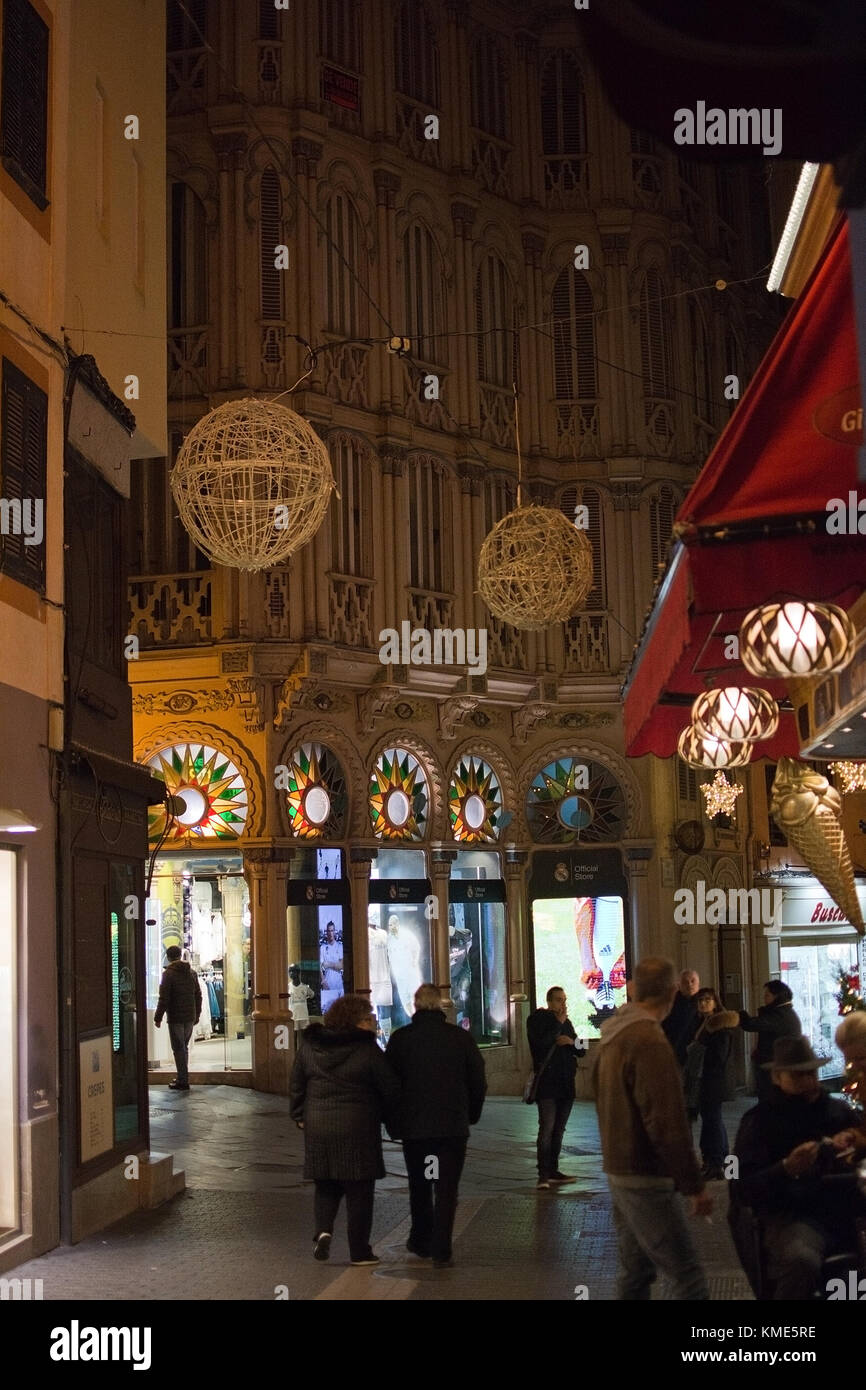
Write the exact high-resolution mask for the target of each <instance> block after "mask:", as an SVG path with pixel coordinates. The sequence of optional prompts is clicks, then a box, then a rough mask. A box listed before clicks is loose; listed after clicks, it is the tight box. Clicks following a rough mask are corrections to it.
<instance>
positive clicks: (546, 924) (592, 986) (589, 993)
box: [532, 897, 626, 1038]
mask: <svg viewBox="0 0 866 1390" xmlns="http://www.w3.org/2000/svg"><path fill="white" fill-rule="evenodd" d="M532 934H533V947H534V960H535V999H536V1003H537V1004H538V1005H539V1007H542V1008H543V1007H544V1005H545V998H546V995H547V991H548V990H549V989H551V988H552V987H553V986H554V985H559V986H561V987H562V988H563V989H564V990H565V992H566V995H567V996H568V1016H569V1018H570V1019H571V1022H572V1025H573V1027H574V1031H575V1032H576V1034H577V1036H578V1037H579V1038H597V1037H598V1036H599V1019H598V1014H599V1011H601V1010H604V1009H615V1008H618V1007H619V1006H620V1004H624V1003H625V1002H626V995H625V976H626V969H625V925H624V913H623V900H622V898H619V897H599V898H536V899H535V900H534V901H533V903H532Z"/></svg>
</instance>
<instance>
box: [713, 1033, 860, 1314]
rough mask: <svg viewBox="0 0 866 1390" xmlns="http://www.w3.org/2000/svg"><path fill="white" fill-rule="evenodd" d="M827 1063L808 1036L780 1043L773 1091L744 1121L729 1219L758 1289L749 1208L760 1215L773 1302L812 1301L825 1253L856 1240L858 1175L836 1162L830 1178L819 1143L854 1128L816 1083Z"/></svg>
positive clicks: (830, 1153) (828, 1156) (829, 1160)
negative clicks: (752, 1261)
mask: <svg viewBox="0 0 866 1390" xmlns="http://www.w3.org/2000/svg"><path fill="white" fill-rule="evenodd" d="M826 1060H827V1058H826V1057H816V1056H815V1054H814V1052H813V1051H812V1046H811V1044H810V1042H809V1040H808V1038H802V1037H801V1038H777V1039H776V1042H775V1044H774V1046H773V1060H772V1062H770V1063H765V1064H764V1065H765V1066H767V1068H768V1071H769V1074H770V1076H771V1077H772V1086H771V1090H770V1092H769V1094H768V1096H767V1098H766V1099H764V1100H761V1101H759V1103H758V1104H757V1105H756V1106H754V1107H753V1108H752V1109H751V1110H748V1111H747V1112H746V1114H745V1115H744V1116H743V1118H742V1120H741V1121H740V1128H739V1131H738V1133H737V1139H736V1143H735V1145H734V1154H735V1156H736V1158H737V1160H738V1177H737V1180H736V1181H734V1182H732V1183H731V1206H730V1212H729V1216H728V1219H729V1221H730V1224H731V1229H732V1232H733V1236H734V1243H735V1244H736V1246H737V1249H738V1251H739V1253H740V1257H741V1259H742V1260H743V1264H744V1268H745V1269H746V1273H747V1274H748V1275H749V1277H750V1279H752V1281H753V1284H754V1270H753V1269H750V1268H749V1267H748V1266H749V1261H750V1256H751V1250H752V1241H751V1238H750V1230H751V1228H750V1221H751V1218H750V1217H749V1214H748V1212H745V1211H744V1207H750V1208H751V1210H752V1212H753V1213H754V1215H755V1216H756V1217H757V1218H758V1220H759V1222H760V1226H761V1243H762V1246H763V1249H764V1252H765V1260H766V1264H767V1275H768V1279H769V1282H770V1285H771V1289H772V1291H771V1293H770V1297H771V1298H772V1299H782V1300H785V1299H796V1300H805V1299H809V1298H811V1297H812V1296H813V1295H814V1293H815V1291H816V1288H817V1286H818V1282H819V1279H820V1274H821V1269H822V1266H823V1263H824V1260H825V1259H826V1257H827V1255H828V1254H829V1253H831V1252H833V1251H844V1250H846V1249H851V1248H852V1246H853V1245H854V1243H855V1233H854V1225H853V1218H854V1214H855V1213H854V1205H855V1203H856V1194H855V1191H854V1181H855V1179H854V1175H853V1173H852V1174H851V1178H850V1182H849V1180H848V1179H847V1178H846V1177H845V1174H844V1168H842V1169H839V1167H838V1165H837V1167H836V1171H835V1173H834V1175H833V1176H824V1174H825V1173H826V1172H827V1168H826V1167H825V1166H824V1164H825V1163H826V1164H827V1166H832V1165H833V1162H834V1150H833V1148H832V1146H829V1145H828V1146H826V1148H825V1147H822V1146H821V1140H823V1139H828V1138H830V1137H831V1136H832V1135H834V1134H839V1133H840V1132H841V1131H842V1130H845V1129H850V1126H851V1110H850V1108H849V1107H848V1106H847V1105H846V1104H845V1103H844V1101H841V1100H836V1099H834V1098H833V1097H832V1096H828V1095H827V1093H826V1091H824V1090H823V1088H822V1086H821V1083H820V1081H819V1080H818V1069H819V1068H820V1067H821V1066H823V1064H824V1062H826ZM836 1173H838V1174H840V1176H836Z"/></svg>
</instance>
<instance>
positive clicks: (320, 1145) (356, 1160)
mask: <svg viewBox="0 0 866 1390" xmlns="http://www.w3.org/2000/svg"><path fill="white" fill-rule="evenodd" d="M302 1037H303V1041H302V1043H301V1046H300V1048H299V1050H298V1055H297V1057H296V1058H295V1064H294V1067H293V1068H292V1078H291V1083H290V1087H289V1096H290V1099H291V1112H290V1113H291V1116H292V1119H293V1120H295V1121H296V1123H297V1124H298V1125H299V1126H300V1128H301V1129H303V1131H304V1177H305V1178H312V1179H313V1181H314V1182H315V1184H316V1196H315V1207H314V1211H315V1228H314V1233H313V1257H314V1259H317V1260H326V1259H327V1258H328V1255H329V1254H330V1249H331V1239H332V1237H333V1233H334V1222H335V1220H336V1216H337V1212H338V1210H339V1207H340V1201H341V1199H342V1198H343V1197H345V1198H346V1222H347V1225H348V1230H349V1255H350V1258H351V1261H352V1264H353V1265H377V1264H378V1263H379V1260H378V1258H377V1257H376V1256H375V1255H374V1254H373V1251H372V1249H371V1248H370V1232H371V1230H372V1228H373V1197H374V1193H375V1187H376V1179H377V1178H384V1176H385V1164H384V1162H383V1159H382V1122H383V1120H384V1122H385V1124H386V1125H388V1124H389V1121H392V1119H393V1116H394V1113H395V1111H396V1107H397V1104H398V1102H399V1099H400V1085H399V1082H398V1081H397V1078H396V1076H395V1075H394V1072H393V1071H392V1070H391V1068H390V1067H389V1066H388V1064H387V1062H386V1061H385V1055H384V1053H383V1052H382V1051H381V1049H380V1048H379V1046H378V1044H377V1042H376V1016H375V1014H374V1013H373V1012H372V1011H371V1008H370V1001H369V999H366V998H364V997H362V996H361V995H359V994H345V995H343V996H342V998H340V999H337V1000H335V1002H334V1003H333V1004H332V1005H331V1007H330V1008H329V1009H328V1011H327V1013H326V1014H325V1018H324V1024H319V1023H313V1024H310V1026H309V1028H307V1029H306V1030H305V1031H304V1033H303V1035H302ZM389 1128H390V1126H389Z"/></svg>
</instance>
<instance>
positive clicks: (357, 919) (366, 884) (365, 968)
mask: <svg viewBox="0 0 866 1390" xmlns="http://www.w3.org/2000/svg"><path fill="white" fill-rule="evenodd" d="M376 853H377V851H376V850H375V849H367V848H366V847H365V846H363V845H358V846H356V847H353V848H351V849H350V850H349V879H350V881H351V884H352V979H353V980H354V982H355V983H354V989H355V993H356V994H367V995H369V993H370V944H369V939H368V927H367V909H368V907H369V904H370V865H371V864H372V863H373V860H374V859H375V858H376ZM344 950H345V946H344Z"/></svg>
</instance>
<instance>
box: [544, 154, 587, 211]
mask: <svg viewBox="0 0 866 1390" xmlns="http://www.w3.org/2000/svg"><path fill="white" fill-rule="evenodd" d="M544 189H545V193H546V196H547V206H548V207H549V208H584V207H586V206H587V202H588V199H589V158H588V156H587V155H585V154H579V155H574V154H573V155H568V156H567V157H566V156H565V155H561V156H559V157H558V158H556V159H546V160H545V161H544Z"/></svg>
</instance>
